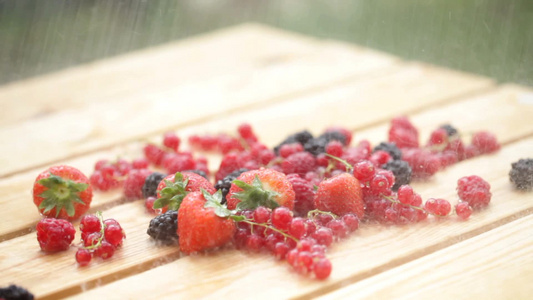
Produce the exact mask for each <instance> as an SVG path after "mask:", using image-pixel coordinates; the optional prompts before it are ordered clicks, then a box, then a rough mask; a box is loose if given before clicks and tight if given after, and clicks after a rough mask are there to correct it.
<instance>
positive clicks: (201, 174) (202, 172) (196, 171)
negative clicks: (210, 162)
mask: <svg viewBox="0 0 533 300" xmlns="http://www.w3.org/2000/svg"><path fill="white" fill-rule="evenodd" d="M183 172H191V173H195V174H198V175H200V176H202V177H203V178H205V179H209V178H207V174H205V172H204V171H202V170H187V171H183Z"/></svg>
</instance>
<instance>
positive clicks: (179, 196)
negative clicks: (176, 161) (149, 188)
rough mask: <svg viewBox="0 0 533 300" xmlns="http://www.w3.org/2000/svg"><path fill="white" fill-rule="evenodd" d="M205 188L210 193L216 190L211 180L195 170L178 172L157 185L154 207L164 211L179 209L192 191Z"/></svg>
mask: <svg viewBox="0 0 533 300" xmlns="http://www.w3.org/2000/svg"><path fill="white" fill-rule="evenodd" d="M200 189H204V190H206V191H207V192H209V193H210V194H213V193H214V192H216V189H215V187H214V186H213V184H211V182H209V181H208V180H207V179H205V178H204V177H203V176H201V175H198V174H196V173H193V172H177V173H176V174H170V175H168V176H167V177H165V178H163V180H161V182H160V183H159V185H158V186H157V198H158V199H157V200H156V201H155V202H154V206H153V207H154V209H161V212H162V213H165V212H166V211H167V210H169V209H170V210H178V209H179V208H180V205H181V202H182V201H183V199H184V198H185V196H187V194H189V193H191V192H199V191H200Z"/></svg>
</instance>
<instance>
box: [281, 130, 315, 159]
mask: <svg viewBox="0 0 533 300" xmlns="http://www.w3.org/2000/svg"><path fill="white" fill-rule="evenodd" d="M311 139H313V135H312V134H311V133H310V132H309V131H307V130H303V131H300V132H297V133H294V134H291V135H289V136H288V137H287V138H286V139H285V140H283V142H281V143H280V144H279V145H277V146H276V147H274V152H275V153H276V155H278V154H279V148H281V146H283V145H285V144H294V143H300V144H302V146H303V145H304V144H305V143H307V142H308V141H309V140H311Z"/></svg>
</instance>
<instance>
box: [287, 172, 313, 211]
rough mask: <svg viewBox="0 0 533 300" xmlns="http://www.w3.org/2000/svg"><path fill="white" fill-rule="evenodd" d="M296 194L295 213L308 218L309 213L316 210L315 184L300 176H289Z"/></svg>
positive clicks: (288, 178)
mask: <svg viewBox="0 0 533 300" xmlns="http://www.w3.org/2000/svg"><path fill="white" fill-rule="evenodd" d="M287 180H289V181H290V183H291V184H292V189H293V190H294V193H295V196H296V197H295V199H294V211H295V212H296V213H297V214H298V215H300V216H307V212H309V211H310V210H313V209H315V202H314V198H315V190H314V188H313V184H312V183H311V182H309V181H307V180H305V179H303V178H302V177H300V176H299V175H298V174H290V175H287Z"/></svg>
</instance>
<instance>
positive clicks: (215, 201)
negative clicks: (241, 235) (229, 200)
mask: <svg viewBox="0 0 533 300" xmlns="http://www.w3.org/2000/svg"><path fill="white" fill-rule="evenodd" d="M201 191H202V194H203V196H204V198H205V200H206V202H205V205H204V207H205V208H213V209H214V212H215V214H216V215H217V216H219V217H221V218H227V217H230V216H232V215H233V214H234V212H233V211H231V210H229V209H228V208H227V207H226V206H225V205H223V204H222V191H221V190H218V191H217V192H216V193H214V194H213V195H211V194H209V192H207V191H206V190H204V189H201Z"/></svg>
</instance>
